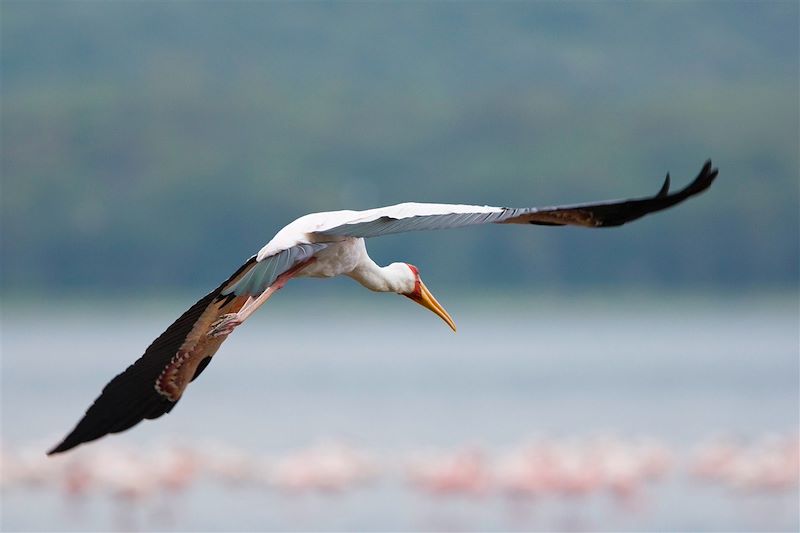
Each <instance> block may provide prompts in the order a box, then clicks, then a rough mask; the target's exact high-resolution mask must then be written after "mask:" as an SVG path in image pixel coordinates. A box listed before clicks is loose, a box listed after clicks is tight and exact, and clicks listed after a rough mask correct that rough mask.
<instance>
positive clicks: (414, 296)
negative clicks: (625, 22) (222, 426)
mask: <svg viewBox="0 0 800 533" xmlns="http://www.w3.org/2000/svg"><path fill="white" fill-rule="evenodd" d="M716 177H717V169H716V168H713V167H712V165H711V161H710V160H709V161H707V162H706V163H705V165H704V166H703V168H702V170H701V171H700V173H699V174H698V176H697V177H696V178H695V179H694V181H692V182H691V183H690V184H689V185H688V186H686V187H685V188H684V189H682V190H680V191H677V192H674V193H670V192H669V185H670V178H669V174H667V177H666V180H665V181H664V184H663V186H662V187H661V189H660V190H659V191H658V193H656V195H655V196H652V197H647V198H639V199H632V200H619V201H609V202H600V203H590V204H577V205H569V206H560V207H543V208H542V207H528V208H506V207H489V206H476V205H452V204H429V203H403V204H397V205H392V206H388V207H379V208H377V209H369V210H366V211H331V212H325V213H311V214H309V215H305V216H303V217H300V218H298V219H297V220H295V221H294V222H292V223H290V224H289V225H288V226H286V227H284V228H283V229H281V230H280V231H279V232H278V233H277V234H276V235H275V236H274V237H273V238H272V240H270V241H269V242H268V243H267V244H266V246H264V247H263V248H262V249H261V250H260V251H259V252H258V253H257V254H255V255H254V256H252V257H250V258H249V259H248V260H247V261H246V262H245V263H244V264H243V265H242V266H241V267H239V269H238V270H236V272H234V273H233V275H231V277H229V278H228V279H227V280H225V281H224V282H223V283H222V284H221V285H220V286H219V287H217V288H216V289H214V290H213V291H211V292H210V293H208V294H207V295H206V296H204V297H203V298H201V299H200V300H199V301H198V302H197V303H196V304H194V305H193V306H192V307H190V308H189V310H188V311H186V312H185V313H183V315H181V316H180V318H178V319H177V320H176V321H175V322H173V324H172V325H171V326H169V327H168V328H167V330H166V331H164V333H162V334H161V335H160V336H159V337H158V338H157V339H156V340H154V341H153V343H152V344H150V346H149V347H148V348H147V350H145V352H144V355H142V356H141V357H140V358H139V359H138V360H137V361H136V362H135V363H133V364H132V365H131V366H129V367H128V368H127V369H126V370H125V371H124V372H122V373H121V374H119V375H118V376H116V377H115V378H114V379H112V380H111V381H110V382H109V383H108V384H107V385H106V386H105V387H104V388H103V391H102V392H101V393H100V396H99V397H98V398H97V399H96V400H95V401H94V403H93V404H92V405H91V406H90V407H89V408H88V410H87V411H86V414H85V415H84V416H83V418H82V419H81V420H80V422H78V424H77V426H75V428H74V429H73V430H72V432H70V434H69V435H67V436H66V438H65V439H64V440H63V441H62V442H61V443H60V444H58V445H57V446H56V447H54V448H53V449H52V450H50V451H49V452H48V455H52V454H56V453H61V452H65V451H67V450H69V449H72V448H74V447H75V446H78V445H79V444H82V443H84V442H89V441H93V440H95V439H98V438H100V437H102V436H104V435H107V434H109V433H118V432H120V431H124V430H126V429H128V428H130V427H132V426H135V425H136V424H138V423H139V422H141V421H142V420H143V419H145V418H148V419H153V418H158V417H160V416H161V415H163V414H165V413H169V412H170V411H171V410H172V408H173V407H175V404H176V403H178V400H180V399H181V396H182V395H183V392H184V390H185V389H186V387H187V385H188V384H189V383H190V382H192V381H193V380H195V379H196V378H197V376H199V375H200V374H201V373H202V372H203V370H205V368H206V366H207V365H208V363H209V362H210V361H211V358H212V356H213V355H214V354H215V353H216V351H217V350H218V349H219V347H220V345H221V344H222V343H223V342H224V341H225V339H226V338H227V337H228V335H230V333H231V332H232V331H233V330H234V329H235V328H236V327H238V326H240V325H241V324H242V323H243V322H244V321H245V320H247V318H248V317H249V316H250V315H252V314H253V313H254V312H255V311H256V309H258V308H259V307H260V306H261V305H263V304H264V302H266V301H267V300H268V299H269V298H270V297H271V296H272V295H273V294H275V292H277V291H278V290H280V289H281V288H282V287H283V286H284V285H285V284H286V283H287V282H288V281H289V280H290V279H292V278H295V277H301V276H310V277H318V278H330V277H333V276H339V275H345V276H349V277H351V278H353V279H354V280H356V281H357V282H358V283H360V284H361V285H363V286H364V287H366V288H368V289H370V290H372V291H376V292H390V293H397V294H402V295H403V296H406V297H407V298H409V299H410V300H412V301H414V302H416V303H418V304H420V305H422V306H423V307H426V308H428V309H430V310H431V311H433V312H434V313H435V314H436V315H438V316H439V317H440V318H441V319H442V320H444V321H445V322H446V323H447V325H448V326H450V327H451V328H452V329H453V331H455V329H456V326H455V323H454V322H453V319H452V318H451V317H450V315H449V314H448V313H447V311H445V309H444V307H442V305H441V304H440V303H439V302H438V301H437V300H436V298H434V297H433V294H431V292H430V291H429V290H428V288H427V287H426V286H425V284H424V283H423V282H422V279H421V278H420V274H419V270H418V269H417V268H416V267H415V266H413V265H411V264H408V263H392V264H390V265H388V266H384V267H381V266H379V265H377V264H376V263H375V262H374V261H373V260H372V259H370V257H369V255H368V254H367V249H366V246H365V243H364V239H366V238H369V237H379V236H381V235H389V234H392V233H400V232H405V231H417V230H432V229H445V228H458V227H462V226H471V225H476V224H489V223H492V224H535V225H540V226H564V225H572V226H583V227H587V228H608V227H614V226H621V225H622V224H625V223H627V222H630V221H632V220H636V219H637V218H641V217H643V216H645V215H647V214H650V213H654V212H656V211H661V210H662V209H667V208H669V207H672V206H674V205H676V204H678V203H680V202H683V201H684V200H686V199H687V198H690V197H692V196H694V195H696V194H699V193H701V192H703V191H705V190H706V189H707V188H708V187H709V186H710V185H711V183H712V182H713V181H714V179H715V178H716Z"/></svg>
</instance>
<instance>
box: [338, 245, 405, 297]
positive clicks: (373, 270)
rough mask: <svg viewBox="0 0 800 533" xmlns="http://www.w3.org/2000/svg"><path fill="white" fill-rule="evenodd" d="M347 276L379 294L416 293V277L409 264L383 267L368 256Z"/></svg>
mask: <svg viewBox="0 0 800 533" xmlns="http://www.w3.org/2000/svg"><path fill="white" fill-rule="evenodd" d="M347 275H348V276H350V277H351V278H353V279H354V280H356V281H357V282H359V283H360V284H361V285H363V286H364V287H366V288H368V289H369V290H371V291H377V292H396V293H400V294H402V293H410V292H413V291H414V286H415V284H416V276H415V275H414V273H413V272H412V271H411V269H410V268H409V267H408V265H407V264H405V263H392V264H391V265H388V266H385V267H381V266H378V265H377V264H376V263H375V261H373V260H372V259H370V257H369V256H367V255H366V254H365V256H364V258H363V259H362V260H361V262H360V263H359V264H358V266H356V268H355V269H353V271H352V272H350V273H349V274H347Z"/></svg>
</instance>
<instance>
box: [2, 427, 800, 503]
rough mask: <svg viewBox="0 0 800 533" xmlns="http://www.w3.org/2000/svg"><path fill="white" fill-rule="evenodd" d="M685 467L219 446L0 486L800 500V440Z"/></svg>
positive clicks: (21, 452)
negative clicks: (397, 484) (681, 481)
mask: <svg viewBox="0 0 800 533" xmlns="http://www.w3.org/2000/svg"><path fill="white" fill-rule="evenodd" d="M677 457H678V454H676V453H675V452H674V450H673V449H672V448H671V447H669V446H668V445H666V444H665V443H664V442H661V441H657V440H653V439H623V438H619V437H615V436H604V437H587V438H583V439H572V438H570V439H566V438H563V439H559V438H540V439H537V440H532V441H530V442H527V443H524V444H521V445H519V446H517V447H515V448H513V449H510V450H508V451H506V452H503V453H496V454H493V455H491V456H490V455H489V454H487V453H486V452H485V451H482V450H481V449H480V448H478V447H462V448H460V449H457V450H454V451H450V452H442V451H439V452H434V451H418V452H413V453H408V454H384V455H379V454H372V453H368V452H365V451H363V450H359V449H357V448H354V447H351V446H348V445H346V444H343V443H341V442H336V441H328V442H322V443H319V444H317V445H314V446H311V447H308V448H305V449H299V450H296V451H293V452H289V453H286V454H284V455H282V456H277V457H268V456H264V455H260V454H252V453H247V452H244V451H241V450H236V449H234V448H230V447H228V446H225V445H222V444H219V443H208V444H205V445H203V444H200V445H198V444H192V445H186V444H170V443H158V445H156V446H153V447H152V449H146V450H145V449H138V450H134V449H129V448H125V447H123V446H106V447H101V448H97V449H94V450H93V451H92V453H91V454H74V455H71V456H69V457H65V458H64V459H63V460H61V461H53V460H52V459H50V460H48V459H46V458H44V457H42V455H41V449H40V447H39V445H38V444H37V445H31V446H26V447H23V448H19V449H10V448H8V447H2V448H1V449H0V472H2V475H1V476H0V483H2V490H3V492H4V493H8V491H12V490H17V489H25V488H27V489H35V488H39V489H56V490H60V491H62V492H63V494H64V495H65V496H66V497H68V498H79V497H83V496H90V495H96V494H103V495H109V496H111V497H113V498H115V499H117V500H119V501H121V502H127V503H131V504H133V503H139V502H144V501H147V500H148V499H152V498H154V497H157V496H159V495H165V494H175V493H178V492H182V491H184V490H187V489H189V488H191V487H192V485H194V484H195V483H199V482H212V483H219V484H223V485H225V486H230V487H269V488H274V489H277V490H279V491H284V492H287V493H291V494H304V493H319V494H327V495H332V494H339V493H342V492H344V491H347V490H352V489H358V488H362V487H364V486H369V485H373V484H375V483H380V482H385V481H386V480H387V479H392V478H393V479H395V480H396V479H401V480H405V482H406V483H407V484H408V485H409V487H410V488H413V489H415V490H418V491H421V492H422V493H424V494H427V495H431V496H447V495H462V496H466V495H471V496H480V495H489V494H503V495H506V496H508V497H512V498H537V497H544V496H561V497H580V496H585V495H590V494H594V493H606V494H611V495H613V496H614V497H617V498H619V499H621V500H626V499H634V498H636V497H637V496H639V495H640V494H641V493H642V492H643V490H645V489H646V487H647V486H648V485H649V484H651V483H653V482H657V481H659V480H661V479H662V478H664V477H665V476H668V475H670V474H672V473H674V472H675V471H676V470H681V471H683V473H684V474H688V475H689V476H690V477H691V479H692V480H694V481H700V482H705V483H709V484H716V485H721V486H723V487H726V488H729V489H734V490H738V491H765V492H770V493H775V492H785V491H792V490H797V488H798V475H800V474H798V472H800V434H784V435H781V434H765V435H762V436H761V437H759V438H757V439H755V440H751V441H742V440H736V439H733V438H716V439H713V440H707V441H705V442H703V443H701V444H700V445H699V446H697V447H696V448H695V449H694V450H693V451H692V452H691V454H690V455H689V456H688V458H684V459H683V460H680V461H677V460H676V458H677ZM678 466H681V467H682V468H678Z"/></svg>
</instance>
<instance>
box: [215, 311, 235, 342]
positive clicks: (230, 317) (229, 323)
mask: <svg viewBox="0 0 800 533" xmlns="http://www.w3.org/2000/svg"><path fill="white" fill-rule="evenodd" d="M241 324H242V319H241V318H239V315H238V314H236V313H228V314H226V315H222V316H221V317H219V318H218V319H217V320H215V321H214V322H212V323H211V328H210V329H209V330H208V336H209V337H212V338H216V337H224V336H226V335H230V334H231V332H232V331H233V330H234V329H236V327H237V326H240V325H241Z"/></svg>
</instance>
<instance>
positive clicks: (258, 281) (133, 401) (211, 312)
mask: <svg viewBox="0 0 800 533" xmlns="http://www.w3.org/2000/svg"><path fill="white" fill-rule="evenodd" d="M324 246H325V245H322V244H316V245H298V246H295V247H291V248H288V249H286V250H282V251H280V252H279V253H276V254H274V255H272V256H270V257H266V258H264V259H262V260H261V261H258V260H257V259H256V257H255V256H253V257H251V258H250V259H249V260H248V261H247V262H246V263H245V264H244V265H242V266H241V268H239V269H238V270H237V271H236V272H235V273H234V274H233V275H232V276H231V277H230V278H228V279H227V280H226V281H225V282H224V283H222V284H221V285H220V286H219V287H217V288H216V289H214V290H213V291H211V292H210V293H208V294H207V295H205V296H204V297H203V298H202V299H200V300H199V301H198V302H197V303H196V304H194V305H193V306H192V307H191V308H189V310H188V311H186V312H185V313H184V314H183V315H181V316H180V318H178V319H177V320H176V321H175V322H173V324H172V325H171V326H170V327H168V328H167V330H166V331H165V332H164V333H162V334H161V335H160V336H159V337H158V338H157V339H156V340H154V341H153V343H152V344H151V345H150V346H149V347H148V348H147V350H145V352H144V355H142V357H140V358H139V359H138V360H137V361H136V362H135V363H133V364H132V365H131V366H129V367H128V368H127V369H126V370H125V371H124V372H122V373H121V374H119V375H118V376H116V377H115V378H114V379H112V380H111V381H110V382H109V383H108V384H107V385H106V386H105V387H104V388H103V391H102V393H101V394H100V396H99V397H98V398H97V399H96V400H95V401H94V403H93V404H92V405H91V406H90V407H89V409H88V410H87V411H86V414H85V415H84V417H83V418H82V419H81V421H80V422H78V424H77V426H75V429H73V430H72V432H71V433H70V434H69V435H67V437H66V438H65V439H64V440H63V441H62V442H61V443H60V444H59V445H58V446H56V447H55V448H53V449H52V450H50V451H49V452H48V455H51V454H54V453H60V452H64V451H67V450H69V449H71V448H74V447H75V446H77V445H79V444H82V443H84V442H89V441H92V440H95V439H99V438H100V437H102V436H104V435H107V434H108V433H119V432H120V431H125V430H126V429H128V428H130V427H133V426H135V425H136V424H138V423H139V422H141V421H142V420H144V419H146V418H148V419H153V418H158V417H160V416H161V415H163V414H165V413H169V412H170V411H171V410H172V408H173V407H175V404H176V403H178V400H180V398H181V396H182V394H183V391H184V390H185V389H186V386H187V385H188V384H189V383H190V382H191V381H193V380H194V379H195V378H196V377H197V376H199V375H200V373H201V372H202V371H203V370H204V369H205V368H206V366H207V365H208V363H209V362H210V361H211V357H213V355H214V354H215V353H216V351H217V350H218V349H219V347H220V345H221V344H222V343H223V341H224V340H225V338H226V336H221V337H212V336H209V335H208V333H209V331H210V330H211V329H212V327H213V324H214V323H215V322H216V321H217V320H218V319H219V318H220V317H221V316H222V315H225V314H228V313H236V312H237V311H239V309H241V308H242V306H243V305H244V303H245V302H246V301H247V299H248V297H250V296H257V295H258V294H260V293H261V292H263V291H264V289H266V288H267V287H268V286H269V285H270V284H272V282H273V281H275V279H276V278H277V277H278V276H279V275H280V274H281V273H283V272H285V271H286V270H289V269H290V268H292V267H293V266H294V265H296V264H298V263H299V262H301V261H305V260H307V259H308V258H309V257H310V256H311V255H313V254H314V252H315V251H316V250H318V249H319V248H320V247H324Z"/></svg>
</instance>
